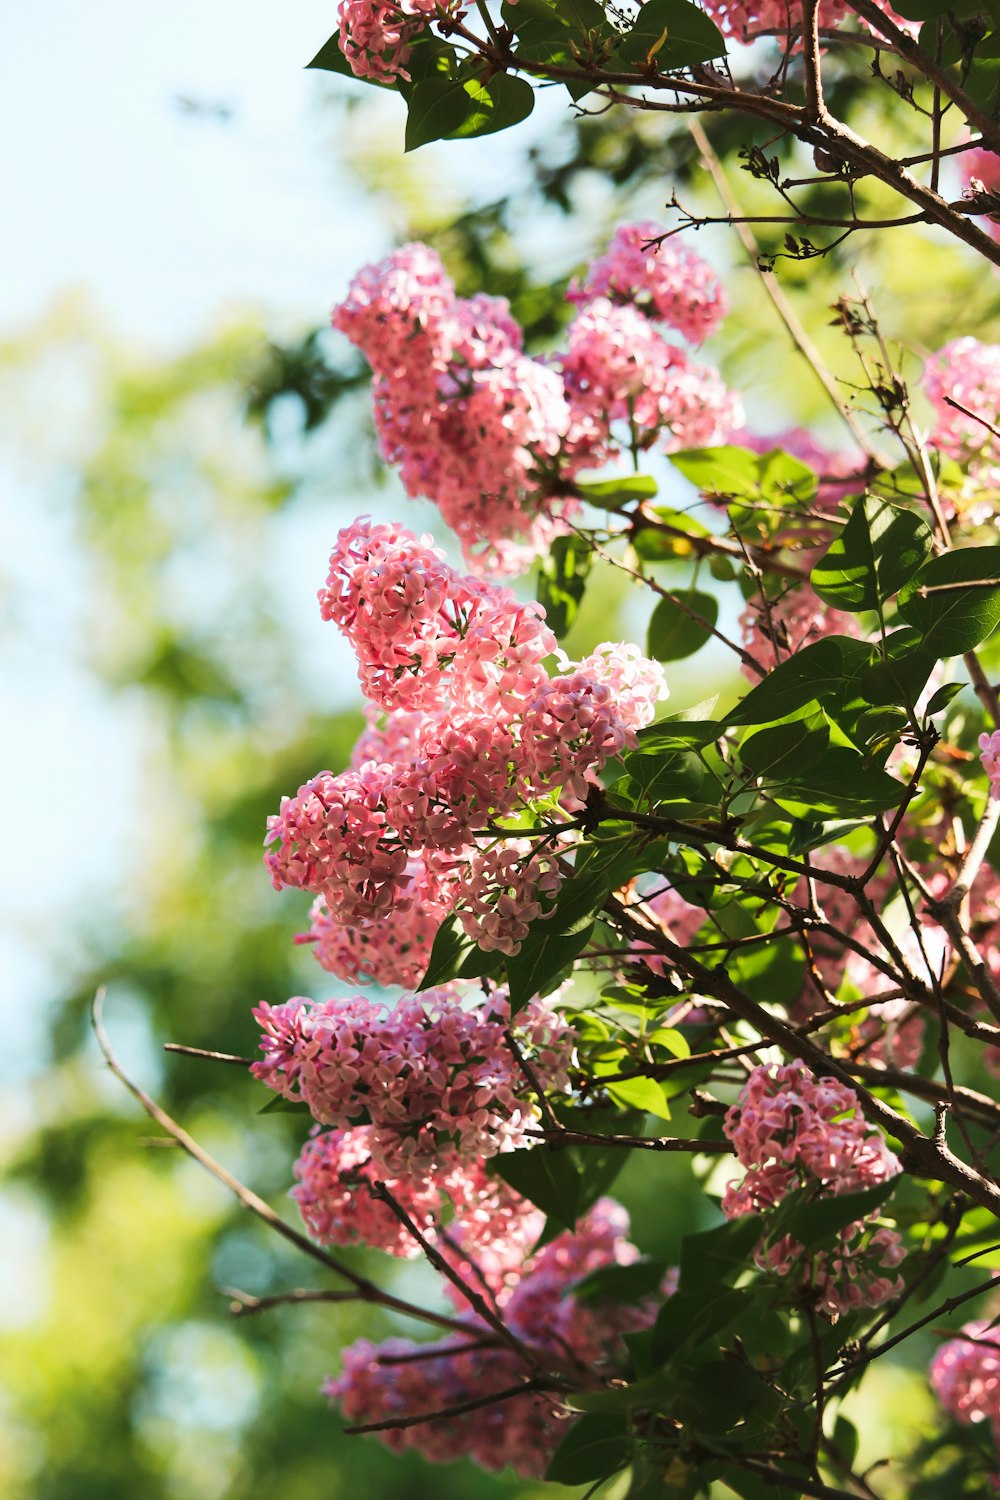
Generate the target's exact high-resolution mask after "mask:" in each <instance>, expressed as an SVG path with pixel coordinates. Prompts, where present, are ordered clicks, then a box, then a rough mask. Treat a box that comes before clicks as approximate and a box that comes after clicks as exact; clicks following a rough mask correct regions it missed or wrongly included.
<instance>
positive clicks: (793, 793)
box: [771, 745, 903, 818]
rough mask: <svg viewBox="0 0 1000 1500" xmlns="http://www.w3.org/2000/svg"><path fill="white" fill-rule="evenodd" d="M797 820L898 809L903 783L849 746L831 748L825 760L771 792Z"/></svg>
mask: <svg viewBox="0 0 1000 1500" xmlns="http://www.w3.org/2000/svg"><path fill="white" fill-rule="evenodd" d="M771 795H772V797H773V798H774V800H775V802H777V803H778V805H779V806H780V807H783V808H785V809H786V811H788V812H790V813H792V814H793V815H794V816H795V817H797V818H812V817H815V816H817V815H823V816H833V817H839V818H846V817H854V816H865V815H866V814H871V813H877V812H885V811H886V809H887V808H890V807H898V806H899V800H900V798H901V797H902V795H903V784H902V782H901V781H897V780H896V778H895V777H894V776H889V775H887V773H886V772H885V771H882V770H880V769H879V768H878V766H870V765H867V764H866V763H865V760H864V757H863V756H862V755H860V754H859V753H858V752H857V751H856V750H851V749H849V748H848V747H847V746H845V745H831V746H830V748H829V749H828V750H827V752H826V754H825V755H824V756H823V759H822V760H821V761H820V762H819V763H818V764H817V765H815V766H813V767H812V768H811V769H810V770H808V771H804V772H803V773H802V775H801V776H796V777H795V778H794V779H791V778H789V779H788V780H787V781H785V782H784V784H783V785H782V786H781V787H775V788H774V789H773V791H772V792H771Z"/></svg>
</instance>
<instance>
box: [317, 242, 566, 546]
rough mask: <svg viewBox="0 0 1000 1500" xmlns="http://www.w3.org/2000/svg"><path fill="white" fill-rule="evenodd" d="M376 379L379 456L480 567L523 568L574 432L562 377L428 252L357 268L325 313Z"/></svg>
mask: <svg viewBox="0 0 1000 1500" xmlns="http://www.w3.org/2000/svg"><path fill="white" fill-rule="evenodd" d="M333 325H334V327H335V328H338V329H340V331H341V332H342V333H345V334H346V335H347V337H348V338H349V339H350V340H351V342H352V343H353V344H355V345H356V346H357V348H359V349H360V350H361V352H362V353H363V354H364V356H365V358H366V359H367V360H368V362H369V364H370V365H371V366H372V369H373V370H374V372H375V388H374V394H375V420H376V426H377V427H378V432H379V438H380V440H381V444H382V450H383V453H384V454H385V457H386V459H387V461H388V462H390V463H398V464H399V465H400V472H401V476H402V480H403V484H404V486H405V488H406V490H407V492H408V493H409V494H411V495H426V496H427V497H428V498H429V499H431V500H433V501H434V502H435V504H437V505H438V506H439V507H440V510H441V514H442V516H443V517H444V519H445V521H446V522H447V523H448V525H449V526H451V527H452V529H453V530H454V531H455V532H456V534H457V535H458V537H459V538H460V540H461V542H462V546H463V548H464V550H465V555H466V558H467V560H468V562H469V564H470V565H471V566H474V567H476V568H477V569H480V570H482V569H484V568H487V567H494V568H500V569H501V570H503V571H519V570H521V569H522V568H523V567H524V566H525V565H526V563H527V562H528V561H530V559H531V557H532V556H534V555H535V554H536V553H537V552H538V551H539V550H540V549H542V548H543V547H544V546H545V545H546V544H547V543H548V541H549V540H550V539H551V537H552V535H553V522H554V518H555V517H557V516H558V514H559V513H560V511H561V510H563V509H565V506H564V505H560V504H557V503H556V502H555V501H554V500H553V499H552V498H546V497H545V496H544V495H543V493H542V491H541V489H540V488H539V477H540V475H541V473H542V472H543V471H544V470H546V469H551V468H552V466H553V462H554V460H555V458H556V456H557V454H559V452H560V450H561V448H562V445H563V443H564V441H565V439H566V436H567V433H568V432H569V428H570V412H569V407H568V405H567V402H566V399H565V395H564V393H563V390H562V382H561V380H560V379H559V376H558V374H557V373H556V372H555V371H554V370H551V369H549V368H548V367H547V366H545V365H543V364H541V363H540V362H539V361H538V360H534V359H531V358H530V357H529V356H528V355H526V354H525V353H524V351H523V347H522V346H523V335H522V333H521V329H520V328H519V327H518V325H517V324H516V323H515V322H514V320H513V319H512V318H511V316H510V311H509V308H508V305H507V303H506V301H505V300H504V299H503V298H494V297H486V296H477V297H472V298H461V297H458V296H457V295H456V293H455V289H454V286H453V285H452V283H451V281H449V279H448V277H447V275H446V274H445V271H444V267H443V266H442V264H441V262H440V260H439V258H438V257H437V256H436V255H435V253H434V252H433V251H432V250H430V249H428V248H427V246H426V245H420V244H412V245H404V246H403V247H402V249H400V250H397V251H395V252H394V253H393V254H392V255H390V256H388V257H387V258H386V259H385V260H383V261H381V262H380V263H379V264H377V265H374V266H367V267H365V268H364V269H363V270H362V271H361V272H360V273H359V274H358V275H357V276H356V277H355V278H354V280H353V282H352V283H351V286H350V288H349V289H348V294H347V297H346V298H345V300H344V301H343V302H341V303H339V304H338V306H337V307H336V308H335V309H334V313H333Z"/></svg>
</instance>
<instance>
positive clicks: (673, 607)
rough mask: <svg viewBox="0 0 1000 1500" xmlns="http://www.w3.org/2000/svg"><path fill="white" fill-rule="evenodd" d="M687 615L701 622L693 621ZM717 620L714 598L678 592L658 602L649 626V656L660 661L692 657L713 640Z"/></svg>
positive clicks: (717, 603)
mask: <svg viewBox="0 0 1000 1500" xmlns="http://www.w3.org/2000/svg"><path fill="white" fill-rule="evenodd" d="M675 600H676V602H675ZM688 611H692V612H693V613H694V614H695V615H696V616H698V618H697V619H692V618H691V614H689V613H688ZM718 618H719V601H718V599H716V597H715V595H714V594H703V593H701V592H700V591H699V590H698V589H678V590H677V592H676V594H675V595H674V597H673V598H669V599H668V598H661V599H658V600H657V603H656V608H655V609H654V610H653V615H652V618H651V620H650V622H649V637H648V647H647V649H648V651H649V654H650V656H653V657H655V658H656V660H657V661H680V660H681V659H682V657H685V656H693V655H694V653H695V652H696V651H699V650H700V649H701V647H702V646H704V644H705V642H706V641H707V640H709V639H710V637H711V634H712V630H713V628H714V626H715V622H716V620H717V619H718Z"/></svg>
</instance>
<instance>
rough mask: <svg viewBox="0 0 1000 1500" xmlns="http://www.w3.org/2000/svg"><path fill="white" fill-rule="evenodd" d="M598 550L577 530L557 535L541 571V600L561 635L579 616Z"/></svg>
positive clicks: (539, 577)
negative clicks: (577, 532) (592, 564)
mask: <svg viewBox="0 0 1000 1500" xmlns="http://www.w3.org/2000/svg"><path fill="white" fill-rule="evenodd" d="M593 560H594V554H593V552H592V551H591V550H590V548H589V547H588V546H587V544H586V542H585V541H583V539H582V538H581V537H578V536H577V535H576V533H575V532H572V531H571V532H568V533H567V534H566V535H565V536H557V537H555V538H554V540H553V542H552V545H551V547H550V548H549V551H548V553H547V555H546V556H545V557H543V559H542V562H541V565H540V567H539V571H538V601H539V603H540V604H542V605H544V607H545V618H546V622H547V623H548V625H549V626H550V628H551V629H552V630H554V631H555V633H556V635H557V636H559V637H560V638H561V637H562V636H564V635H565V634H566V631H567V630H569V628H570V626H571V625H572V624H573V621H574V620H575V619H576V615H577V611H578V609H579V607H580V601H581V600H582V598H583V594H584V589H585V588H586V585H587V577H588V575H589V573H590V567H591V563H592V562H593Z"/></svg>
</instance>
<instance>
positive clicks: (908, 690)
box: [860, 625, 937, 708]
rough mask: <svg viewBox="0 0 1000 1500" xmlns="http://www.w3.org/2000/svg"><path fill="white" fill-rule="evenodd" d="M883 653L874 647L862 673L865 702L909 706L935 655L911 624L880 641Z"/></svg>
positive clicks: (922, 682)
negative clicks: (868, 663) (870, 659)
mask: <svg viewBox="0 0 1000 1500" xmlns="http://www.w3.org/2000/svg"><path fill="white" fill-rule="evenodd" d="M883 650H884V655H880V654H879V650H878V648H877V647H876V648H875V649H873V651H872V661H871V665H870V666H869V667H868V668H867V669H866V670H865V671H864V672H862V674H861V681H860V689H861V694H862V697H863V698H864V699H865V702H866V703H873V704H876V705H882V704H892V705H893V706H894V707H906V708H910V707H912V706H913V705H914V704H915V703H916V701H917V699H918V697H919V696H920V693H921V691H922V689H923V687H924V684H925V683H926V681H927V679H928V677H929V676H930V675H931V672H932V671H933V669H934V667H935V666H936V665H937V658H936V657H935V655H934V653H933V652H932V651H930V650H929V649H928V648H927V646H925V645H924V644H923V642H922V641H921V640H920V637H919V635H918V634H917V632H916V631H915V630H914V629H913V627H912V626H911V625H904V626H903V628H902V629H901V630H894V631H893V632H892V634H891V635H887V636H886V638H885V641H884V643H883Z"/></svg>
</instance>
